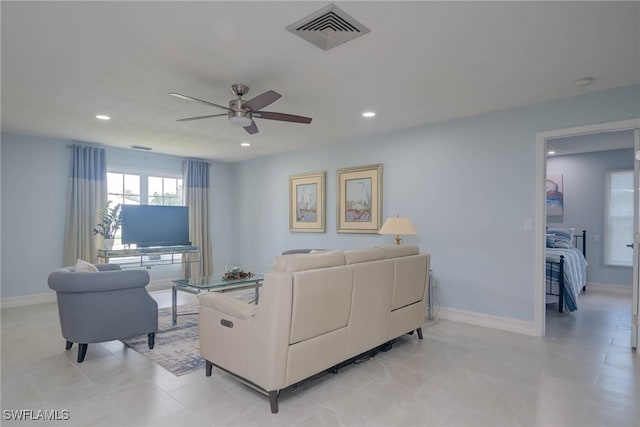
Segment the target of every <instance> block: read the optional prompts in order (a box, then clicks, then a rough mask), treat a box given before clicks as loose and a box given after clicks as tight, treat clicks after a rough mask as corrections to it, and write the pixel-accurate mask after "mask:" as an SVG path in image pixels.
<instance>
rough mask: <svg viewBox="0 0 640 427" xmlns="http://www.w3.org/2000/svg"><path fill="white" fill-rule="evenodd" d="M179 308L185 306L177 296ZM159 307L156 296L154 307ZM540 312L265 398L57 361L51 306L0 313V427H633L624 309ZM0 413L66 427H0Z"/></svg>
mask: <svg viewBox="0 0 640 427" xmlns="http://www.w3.org/2000/svg"><path fill="white" fill-rule="evenodd" d="M183 296H184V297H185V298H186V297H189V296H188V295H183ZM157 298H158V300H159V302H160V304H161V305H163V306H167V305H169V303H170V296H169V295H168V294H167V293H164V294H160V295H159V296H157ZM579 304H580V310H579V311H578V312H576V313H573V314H563V315H559V314H557V313H555V312H554V311H552V310H549V311H548V312H547V314H548V324H547V337H546V338H544V339H543V338H533V337H528V336H522V335H518V334H513V333H508V332H501V331H497V330H492V329H487V328H481V327H475V326H469V325H465V324H461V323H455V322H450V321H443V320H441V321H435V322H432V323H430V324H428V325H426V326H425V327H424V328H423V329H424V341H418V339H417V338H416V337H415V336H406V337H404V338H402V339H401V341H400V342H399V343H397V344H396V345H395V346H394V348H393V349H392V350H391V351H389V352H387V353H380V354H379V355H378V356H376V357H375V358H374V359H372V360H369V361H367V362H364V363H361V364H358V365H354V366H351V367H348V368H345V369H344V370H342V371H341V372H340V373H339V374H338V375H328V376H326V377H323V378H321V379H318V380H314V381H311V382H309V383H307V384H304V385H302V386H301V387H299V388H298V389H297V390H289V391H285V392H283V393H282V395H281V398H280V413H279V414H277V415H272V414H271V413H270V411H269V403H268V400H267V398H265V397H263V396H261V395H259V394H257V393H256V392H254V391H252V390H249V389H248V388H246V387H245V386H243V385H241V384H239V383H237V382H236V381H234V380H233V379H231V378H230V377H229V376H228V375H226V374H224V373H222V372H220V371H216V370H214V375H213V376H212V377H210V378H206V377H205V376H204V371H200V372H195V373H193V374H190V375H186V376H182V377H175V376H173V375H172V374H170V373H168V372H167V371H165V370H164V369H162V368H160V367H158V366H156V365H154V364H153V363H151V362H149V361H148V360H147V359H145V358H144V357H142V356H140V355H139V354H137V353H135V352H133V351H131V350H129V349H127V348H126V347H124V346H123V345H122V344H121V343H120V342H119V341H113V342H109V343H104V344H93V345H89V351H88V353H87V358H86V359H85V361H84V362H83V363H82V364H77V363H76V362H75V357H76V351H77V348H76V346H74V348H73V349H72V350H71V351H68V352H67V351H65V350H64V340H63V339H62V337H61V336H60V331H59V324H58V318H57V308H56V305H55V304H43V305H38V306H29V307H21V308H11V309H4V310H2V394H1V399H2V409H3V420H2V422H1V423H2V425H21V426H22V425H39V426H43V425H52V424H55V425H65V426H80V425H83V426H125V425H135V426H188V425H193V426H209V425H236V426H252V425H259V426H264V425H285V426H286V425H300V426H302V425H308V426H324V425H342V426H372V425H382V426H414V425H416V426H418V425H435V426H482V425H484V426H511V425H524V426H534V425H535V426H583V425H585V426H586V425H593V426H596V425H597V426H614V425H617V426H638V425H640V361H639V358H638V356H637V355H635V354H634V353H632V351H631V350H630V348H629V333H630V328H629V325H630V298H629V297H628V296H624V297H623V296H620V295H617V294H615V293H613V294H609V293H602V292H598V291H596V290H592V291H590V292H588V293H587V294H585V295H582V296H581V297H580V299H579ZM7 409H33V410H34V411H36V410H39V409H47V410H56V409H57V410H60V411H61V410H68V411H69V415H70V420H69V421H57V422H49V423H47V422H43V421H32V422H25V421H21V422H17V421H10V420H6V419H5V416H6V412H5V411H4V410H7Z"/></svg>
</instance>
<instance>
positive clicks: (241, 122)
mask: <svg viewBox="0 0 640 427" xmlns="http://www.w3.org/2000/svg"><path fill="white" fill-rule="evenodd" d="M229 122H230V123H232V124H234V125H236V126H240V127H246V126H249V125H250V124H251V118H250V117H247V116H232V115H229Z"/></svg>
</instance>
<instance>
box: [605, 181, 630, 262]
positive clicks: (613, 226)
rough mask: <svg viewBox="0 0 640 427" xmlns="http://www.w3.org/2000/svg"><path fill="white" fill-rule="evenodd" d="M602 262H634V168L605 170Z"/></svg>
mask: <svg viewBox="0 0 640 427" xmlns="http://www.w3.org/2000/svg"><path fill="white" fill-rule="evenodd" d="M606 189H607V206H606V216H605V230H604V235H605V248H604V263H605V264H607V265H620V266H628V267H631V266H633V250H631V248H629V247H627V246H626V245H628V244H630V243H631V242H633V171H632V170H624V171H615V172H609V173H608V174H607V188H606Z"/></svg>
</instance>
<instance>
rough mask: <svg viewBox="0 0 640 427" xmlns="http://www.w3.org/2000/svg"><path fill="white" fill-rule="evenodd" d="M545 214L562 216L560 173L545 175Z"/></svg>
mask: <svg viewBox="0 0 640 427" xmlns="http://www.w3.org/2000/svg"><path fill="white" fill-rule="evenodd" d="M546 187H547V188H546V192H547V216H562V213H563V212H562V211H563V204H564V200H563V198H564V196H563V193H562V191H563V188H562V175H560V174H559V175H547V182H546Z"/></svg>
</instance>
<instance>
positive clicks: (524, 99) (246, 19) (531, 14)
mask: <svg viewBox="0 0 640 427" xmlns="http://www.w3.org/2000/svg"><path fill="white" fill-rule="evenodd" d="M328 4H329V2H307V1H297V2H293V1H287V2H266V1H263V2H241V1H235V2H179V1H176V2H151V1H143V2H90V1H87V2H24V1H23V2H8V1H2V3H1V14H2V28H1V31H2V130H3V131H4V132H13V133H28V134H33V135H42V136H50V137H56V138H63V139H71V140H78V141H85V142H95V143H102V144H106V145H110V146H117V147H130V146H132V145H141V146H147V147H151V148H153V150H154V151H155V152H160V153H167V154H174V155H180V156H192V157H200V158H207V159H216V160H220V161H238V160H243V159H249V158H254V157H258V156H264V155H268V154H272V153H279V152H284V151H289V150H297V149H304V148H309V147H314V146H323V145H330V144H336V143H339V142H344V141H349V140H352V139H355V138H361V137H366V136H367V135H372V134H378V133H384V132H390V131H394V130H398V129H403V128H408V127H413V126H418V125H422V124H428V123H434V122H439V121H443V120H449V119H453V118H458V117H464V116H470V115H475V114H478V113H483V112H489V111H495V110H500V109H504V108H510V107H514V106H519V105H525V104H531V103H537V102H542V101H546V100H551V99H555V98H561V97H567V96H573V95H580V94H584V93H587V92H591V91H599V90H605V89H609V88H614V87H620V86H625V85H629V84H634V83H638V82H640V47H639V46H640V28H639V27H640V26H639V24H638V23H639V22H640V3H639V2H619V3H618V2H609V1H603V2H391V1H388V2H384V1H379V2H364V1H352V2H344V1H343V2H335V4H336V5H338V6H339V7H340V8H342V9H343V10H344V11H345V12H347V13H348V14H350V15H351V16H352V17H354V18H356V19H357V20H359V21H360V22H361V23H362V24H364V25H365V26H367V27H368V28H369V29H370V30H371V32H370V33H369V34H366V35H364V36H362V37H360V38H357V39H355V40H352V41H349V42H347V43H345V44H343V45H340V46H337V47H335V48H333V49H330V50H328V51H324V50H321V49H319V48H318V47H315V46H314V45H312V44H310V43H308V42H306V41H304V40H302V39H301V38H299V37H297V36H295V35H293V34H291V33H290V32H288V31H286V30H285V27H286V26H288V25H289V24H292V23H294V22H296V21H298V20H300V19H301V18H304V17H305V16H307V15H309V14H310V13H312V12H315V11H316V10H318V9H320V8H322V7H324V6H326V5H328ZM586 76H591V77H594V78H595V81H594V83H593V84H592V85H590V86H588V87H578V86H576V85H574V84H573V82H574V80H576V79H578V78H581V77H586ZM233 83H246V84H248V85H249V86H251V91H250V92H249V94H248V96H247V97H245V98H246V99H249V98H251V97H253V96H255V95H258V94H260V93H262V92H265V91H267V90H270V89H272V90H275V91H276V92H279V93H280V94H282V98H281V99H280V100H278V101H276V102H275V103H274V104H272V105H270V106H269V107H268V108H267V109H268V110H270V111H278V112H285V113H292V114H298V115H302V116H309V117H313V122H312V123H311V124H309V125H303V124H294V123H285V122H277V121H270V120H260V119H257V120H256V123H257V125H258V127H259V128H260V133H258V134H256V135H249V134H247V133H246V132H245V131H244V130H243V129H242V128H239V127H235V126H233V125H231V124H230V123H228V122H227V120H226V118H224V117H219V118H213V119H207V120H199V121H191V122H177V121H176V119H179V118H184V117H189V116H198V115H206V114H215V113H220V112H223V111H222V110H217V109H215V108H212V107H209V106H206V105H202V104H198V103H195V102H189V101H185V100H181V99H178V98H174V97H171V96H168V93H169V92H180V93H184V94H187V95H190V96H193V97H196V98H200V99H204V100H207V101H211V102H214V103H217V104H223V105H226V104H227V103H228V101H229V100H230V99H232V98H233V95H232V94H231V91H230V85H231V84H233ZM369 109H371V110H374V111H376V112H377V116H376V117H375V118H374V119H364V118H362V117H361V113H362V112H363V111H364V110H369ZM96 114H107V115H109V116H111V117H112V120H110V121H108V122H103V121H99V120H96V119H95V118H94V116H95V115H96ZM241 141H248V142H250V143H251V144H252V145H251V147H250V148H248V149H247V148H242V147H240V145H239V143H240V142H241Z"/></svg>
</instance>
